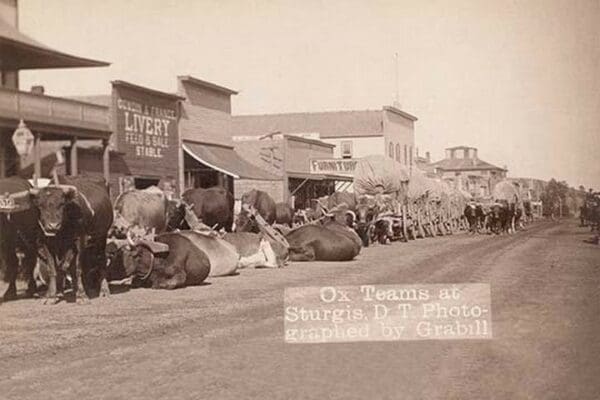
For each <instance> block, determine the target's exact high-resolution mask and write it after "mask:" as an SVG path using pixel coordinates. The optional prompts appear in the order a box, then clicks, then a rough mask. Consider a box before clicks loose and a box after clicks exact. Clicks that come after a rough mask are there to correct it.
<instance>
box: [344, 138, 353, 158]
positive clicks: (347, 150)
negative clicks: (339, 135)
mask: <svg viewBox="0 0 600 400" xmlns="http://www.w3.org/2000/svg"><path fill="white" fill-rule="evenodd" d="M341 147H342V158H352V140H342V143H341Z"/></svg>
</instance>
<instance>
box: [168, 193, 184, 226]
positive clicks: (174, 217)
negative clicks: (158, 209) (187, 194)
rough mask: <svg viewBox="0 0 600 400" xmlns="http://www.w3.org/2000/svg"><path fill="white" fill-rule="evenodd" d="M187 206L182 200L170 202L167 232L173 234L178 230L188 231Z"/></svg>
mask: <svg viewBox="0 0 600 400" xmlns="http://www.w3.org/2000/svg"><path fill="white" fill-rule="evenodd" d="M186 207H187V204H186V203H185V202H184V201H182V200H169V201H168V202H167V211H166V214H167V231H168V232H171V231H174V230H177V229H186V228H188V227H187V223H186V220H185V213H186Z"/></svg>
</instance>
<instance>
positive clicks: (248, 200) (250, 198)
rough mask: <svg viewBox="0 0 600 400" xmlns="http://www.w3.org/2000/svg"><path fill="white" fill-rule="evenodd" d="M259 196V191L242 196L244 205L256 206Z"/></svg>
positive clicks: (252, 191)
mask: <svg viewBox="0 0 600 400" xmlns="http://www.w3.org/2000/svg"><path fill="white" fill-rule="evenodd" d="M257 196H258V190H256V189H252V190H250V191H249V192H246V193H244V194H243V195H242V204H249V205H255V204H256V198H257Z"/></svg>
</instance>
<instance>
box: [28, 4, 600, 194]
mask: <svg viewBox="0 0 600 400" xmlns="http://www.w3.org/2000/svg"><path fill="white" fill-rule="evenodd" d="M19 7H20V9H19V11H20V22H19V23H20V29H21V30H22V31H23V32H24V33H26V34H29V35H30V36H32V37H34V38H36V39H38V40H39V41H42V42H43V43H45V44H46V45H48V46H51V47H54V48H56V49H59V50H61V51H64V52H69V53H72V54H75V55H79V56H85V57H89V58H95V59H100V60H103V61H108V62H111V63H112V64H111V66H110V67H108V68H91V69H77V70H64V69H63V70H52V71H27V72H22V73H21V88H23V89H27V88H29V87H30V86H31V85H33V84H43V85H44V86H45V87H46V91H47V93H48V94H51V95H91V94H107V93H110V81H111V80H116V79H121V80H126V81H130V82H132V83H136V84H139V85H143V86H147V87H151V88H154V89H158V90H163V91H175V90H176V83H177V82H176V76H177V75H193V76H195V77H198V78H200V79H204V80H208V81H211V82H214V83H217V84H219V85H222V86H226V87H230V88H232V89H236V90H239V91H240V94H239V95H237V96H234V98H233V113H234V114H259V113H260V114H264V113H280V112H305V111H327V110H362V109H381V107H382V106H383V105H391V104H393V102H394V100H395V98H396V95H397V96H398V99H399V103H400V105H401V108H402V109H403V110H404V111H406V112H409V113H411V114H413V115H415V116H417V117H418V119H419V120H418V121H417V122H416V124H415V141H416V145H417V147H418V148H419V152H420V155H423V154H424V153H425V151H430V152H431V155H432V158H433V159H434V160H438V159H441V158H443V155H444V148H446V147H450V146H454V145H469V146H473V147H477V148H479V157H480V158H481V159H483V160H486V161H488V162H491V163H494V164H496V165H498V166H505V165H506V166H507V167H508V169H509V176H515V177H517V176H518V177H533V178H540V179H550V178H552V177H554V178H556V179H559V180H566V181H567V182H568V183H569V184H570V185H571V186H579V185H584V186H585V187H586V188H587V187H590V186H591V187H594V188H595V189H596V190H600V1H599V0H512V1H511V0H489V1H488V0H471V1H466V0H447V1H436V0H393V1H392V0H390V1H383V0H364V1H356V0H343V1H342V0H328V1H317V0H303V1H275V0H273V1H264V0H215V1H212V0H176V1H169V0H128V1H123V0H103V1H89V0H86V1H81V0H51V1H48V0H19ZM395 54H398V61H397V63H396V62H395V56H394V55H395ZM396 82H398V83H397V84H396Z"/></svg>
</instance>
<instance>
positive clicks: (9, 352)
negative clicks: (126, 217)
mask: <svg viewBox="0 0 600 400" xmlns="http://www.w3.org/2000/svg"><path fill="white" fill-rule="evenodd" d="M589 236H590V234H589V232H588V231H586V230H585V229H584V228H578V227H577V225H576V222H575V221H572V220H564V221H561V222H560V223H558V222H551V221H543V222H539V223H536V224H535V225H532V226H529V227H528V228H527V231H523V232H519V233H517V234H515V235H510V236H501V237H492V236H487V235H481V236H469V235H466V234H461V235H456V236H447V237H438V238H434V239H424V240H417V241H412V242H410V243H406V244H404V243H395V244H392V245H387V246H381V245H380V246H376V247H371V248H368V249H364V251H363V252H362V253H361V255H360V256H359V257H358V259H357V260H355V261H353V262H348V263H316V262H314V263H295V264H293V265H291V266H289V267H287V268H285V269H282V270H264V269H262V270H260V269H257V270H242V271H241V272H240V275H239V276H233V277H227V278H213V279H209V281H208V283H207V284H206V285H204V286H200V287H191V288H186V289H180V290H176V291H170V292H168V291H155V290H149V289H148V290H146V289H138V290H133V291H129V292H125V293H121V294H115V295H113V296H111V298H109V299H96V300H93V301H92V303H91V304H90V305H87V306H78V305H75V304H66V303H60V304H58V305H56V306H44V305H42V304H41V303H40V300H20V301H16V302H11V303H5V304H2V305H0V340H1V342H0V398H1V399H7V400H8V399H19V400H25V399H42V398H43V399H46V400H48V399H85V400H93V399H120V398H124V399H125V398H126V399H158V398H165V399H203V398H206V399H246V398H256V399H265V398H268V399H293V398H308V399H325V398H328V399H369V398H373V399H511V400H513V399H576V400H584V399H590V400H593V399H599V398H600V339H599V336H598V335H599V334H600V246H594V245H591V244H587V243H584V242H583V240H584V239H586V238H588V237H589ZM466 282H482V283H489V284H490V285H491V296H492V321H493V322H492V323H493V333H494V338H493V339H491V340H454V341H450V340H444V341H442V340H437V341H402V342H367V343H346V344H286V343H284V341H283V290H284V288H285V287H292V286H326V285H361V284H391V283H398V284H400V283H402V284H411V283H466ZM0 289H2V290H4V287H2V288H0Z"/></svg>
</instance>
